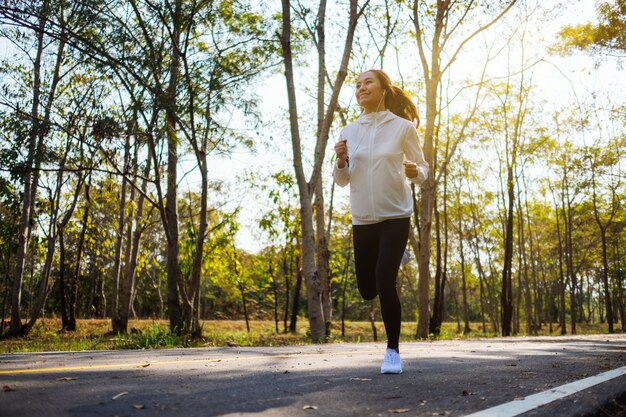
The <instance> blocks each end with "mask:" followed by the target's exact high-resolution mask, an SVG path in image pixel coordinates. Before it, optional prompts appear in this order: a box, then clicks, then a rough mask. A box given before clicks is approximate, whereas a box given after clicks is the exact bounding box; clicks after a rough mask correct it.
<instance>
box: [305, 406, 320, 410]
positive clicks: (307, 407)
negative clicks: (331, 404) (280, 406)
mask: <svg viewBox="0 0 626 417" xmlns="http://www.w3.org/2000/svg"><path fill="white" fill-rule="evenodd" d="M302 409H303V410H317V406H316V405H305V406H304V407H302Z"/></svg>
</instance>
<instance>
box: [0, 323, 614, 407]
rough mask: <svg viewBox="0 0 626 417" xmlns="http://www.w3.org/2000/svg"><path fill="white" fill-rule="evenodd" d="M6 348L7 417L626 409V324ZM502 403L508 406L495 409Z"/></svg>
mask: <svg viewBox="0 0 626 417" xmlns="http://www.w3.org/2000/svg"><path fill="white" fill-rule="evenodd" d="M384 348H385V346H384V344H382V343H361V344H326V345H308V346H290V347H259V348H249V347H248V348H244V347H241V348H239V347H234V348H202V349H168V350H136V351H88V352H74V353H72V352H69V353H68V352H54V353H34V354H2V355H0V385H1V386H2V387H3V392H1V393H0V416H3V417H4V416H7V417H8V416H11V417H21V416H46V417H55V416H81V417H91V416H107V417H114V416H119V417H122V416H129V417H130V416H133V417H134V416H177V417H194V416H198V417H200V416H229V417H230V416H249V415H257V416H290V417H291V416H296V417H299V416H306V417H319V416H390V417H393V416H400V417H401V416H467V415H472V414H474V416H475V417H506V416H511V417H512V416H523V417H530V416H568V417H572V416H593V415H600V416H624V415H626V412H624V409H623V408H622V406H625V404H626V335H600V336H585V337H583V336H581V337H553V338H550V337H535V338H497V339H480V340H455V341H429V342H412V343H402V344H401V355H402V357H403V359H404V363H405V371H404V373H403V374H401V375H380V374H379V367H380V362H381V360H382V357H383V354H384ZM495 407H498V408H495Z"/></svg>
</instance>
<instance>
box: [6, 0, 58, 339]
mask: <svg viewBox="0 0 626 417" xmlns="http://www.w3.org/2000/svg"><path fill="white" fill-rule="evenodd" d="M48 6H49V1H48V0H44V1H43V4H42V6H41V9H40V14H39V24H38V28H37V53H36V55H35V60H34V62H33V103H32V107H31V112H30V118H31V122H32V127H31V130H30V133H29V141H28V156H27V159H26V165H25V166H26V171H25V172H24V174H23V180H24V191H23V193H22V199H23V201H22V213H21V218H20V232H19V237H18V246H17V254H16V262H15V272H14V274H13V288H12V291H11V325H10V329H9V333H10V334H12V335H18V334H21V332H22V319H21V314H20V307H21V302H22V282H23V279H24V270H25V267H26V256H27V253H28V246H29V242H30V236H31V232H32V228H33V226H34V207H35V198H36V195H37V186H38V182H39V175H38V172H37V170H38V167H39V155H38V154H37V149H38V148H39V145H38V143H37V142H38V138H41V137H42V136H43V135H40V130H41V124H40V120H39V103H40V95H41V61H42V56H43V48H44V28H45V26H46V22H47V20H48V15H47V13H48ZM40 140H41V139H40Z"/></svg>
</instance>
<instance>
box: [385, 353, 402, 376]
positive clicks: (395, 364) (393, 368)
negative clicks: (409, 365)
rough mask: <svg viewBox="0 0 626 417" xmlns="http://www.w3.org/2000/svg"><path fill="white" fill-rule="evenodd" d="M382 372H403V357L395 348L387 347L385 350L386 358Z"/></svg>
mask: <svg viewBox="0 0 626 417" xmlns="http://www.w3.org/2000/svg"><path fill="white" fill-rule="evenodd" d="M380 373H381V374H401V373H402V359H400V354H399V353H398V352H396V350H395V349H387V351H386V352H385V359H383V364H382V365H381V366H380Z"/></svg>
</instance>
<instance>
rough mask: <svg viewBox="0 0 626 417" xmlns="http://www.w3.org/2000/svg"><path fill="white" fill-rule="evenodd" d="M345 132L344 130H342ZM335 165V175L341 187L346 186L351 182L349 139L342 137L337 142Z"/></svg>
mask: <svg viewBox="0 0 626 417" xmlns="http://www.w3.org/2000/svg"><path fill="white" fill-rule="evenodd" d="M342 133H343V132H342ZM335 156H336V158H335V166H334V168H333V177H334V178H335V182H336V183H337V185H339V186H340V187H345V186H346V185H348V183H349V182H350V165H349V162H348V141H347V140H345V139H341V140H340V141H339V142H337V143H335Z"/></svg>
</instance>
